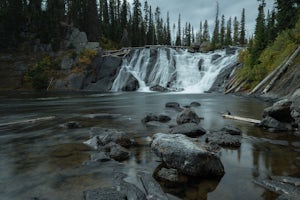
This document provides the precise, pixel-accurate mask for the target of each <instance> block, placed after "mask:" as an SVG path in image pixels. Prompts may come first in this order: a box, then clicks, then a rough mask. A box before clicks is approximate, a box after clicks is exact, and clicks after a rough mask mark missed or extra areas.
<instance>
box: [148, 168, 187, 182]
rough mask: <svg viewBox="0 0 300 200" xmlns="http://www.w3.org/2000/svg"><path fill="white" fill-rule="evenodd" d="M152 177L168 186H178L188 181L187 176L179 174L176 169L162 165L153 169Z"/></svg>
mask: <svg viewBox="0 0 300 200" xmlns="http://www.w3.org/2000/svg"><path fill="white" fill-rule="evenodd" d="M153 177H154V178H155V179H156V180H158V181H161V182H163V184H164V185H166V186H168V187H174V186H179V185H180V184H184V183H186V182H187V181H188V177H187V176H185V175H182V174H180V173H179V172H178V170H177V169H172V168H166V167H164V166H163V165H159V166H158V167H157V168H156V169H155V171H154V173H153Z"/></svg>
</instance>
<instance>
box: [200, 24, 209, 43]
mask: <svg viewBox="0 0 300 200" xmlns="http://www.w3.org/2000/svg"><path fill="white" fill-rule="evenodd" d="M202 36H203V42H208V41H209V40H210V36H209V29H208V22H207V20H205V21H204V25H203V34H202Z"/></svg>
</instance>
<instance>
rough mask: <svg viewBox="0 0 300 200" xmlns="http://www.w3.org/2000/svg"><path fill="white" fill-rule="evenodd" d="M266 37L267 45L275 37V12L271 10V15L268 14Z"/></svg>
mask: <svg viewBox="0 0 300 200" xmlns="http://www.w3.org/2000/svg"><path fill="white" fill-rule="evenodd" d="M266 36H267V43H268V44H270V43H271V42H273V41H274V40H275V38H276V36H277V31H276V14H275V10H273V11H272V12H271V13H269V12H268V16H267V28H266Z"/></svg>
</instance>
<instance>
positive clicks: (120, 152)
mask: <svg viewBox="0 0 300 200" xmlns="http://www.w3.org/2000/svg"><path fill="white" fill-rule="evenodd" d="M103 148H104V149H105V150H106V151H108V155H109V157H110V158H112V159H114V160H116V161H120V162H121V161H124V160H127V159H128V158H129V155H130V152H129V151H128V150H127V149H125V148H124V147H122V146H120V145H118V144H116V143H112V142H111V143H109V144H107V145H105V146H104V147H103Z"/></svg>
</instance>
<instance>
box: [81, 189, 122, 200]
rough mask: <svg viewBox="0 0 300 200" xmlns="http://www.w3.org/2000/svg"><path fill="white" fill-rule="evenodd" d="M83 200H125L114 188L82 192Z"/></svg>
mask: <svg viewBox="0 0 300 200" xmlns="http://www.w3.org/2000/svg"><path fill="white" fill-rule="evenodd" d="M83 194H84V199H85V200H127V197H126V195H125V194H123V193H122V192H118V191H117V190H115V189H114V188H100V189H95V190H87V191H84V192H83Z"/></svg>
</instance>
